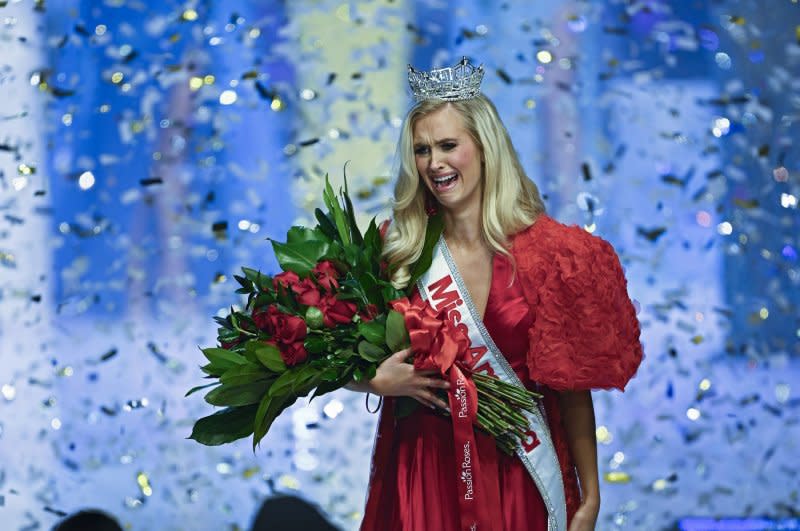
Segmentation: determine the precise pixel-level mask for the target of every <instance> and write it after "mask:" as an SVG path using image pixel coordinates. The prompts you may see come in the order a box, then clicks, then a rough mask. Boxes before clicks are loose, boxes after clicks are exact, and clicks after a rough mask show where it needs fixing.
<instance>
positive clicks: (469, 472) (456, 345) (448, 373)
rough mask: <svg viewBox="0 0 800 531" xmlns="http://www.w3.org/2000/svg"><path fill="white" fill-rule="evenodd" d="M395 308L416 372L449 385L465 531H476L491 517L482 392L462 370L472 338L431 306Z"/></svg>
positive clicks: (400, 304) (402, 302)
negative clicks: (483, 475)
mask: <svg viewBox="0 0 800 531" xmlns="http://www.w3.org/2000/svg"><path fill="white" fill-rule="evenodd" d="M390 305H391V307H392V308H393V309H394V310H396V311H398V312H400V313H401V314H403V318H404V321H405V324H406V329H407V330H408V335H409V338H410V340H411V350H412V352H413V353H414V368H416V369H418V370H438V371H439V373H440V374H441V375H442V376H444V377H446V378H447V379H448V381H449V382H450V389H449V391H448V398H449V402H450V417H451V418H452V421H453V438H454V442H455V455H456V474H457V476H456V477H457V479H456V483H457V485H458V495H459V496H458V500H459V501H458V504H459V509H460V511H459V512H460V514H461V529H462V530H464V531H475V530H476V529H478V522H486V521H487V519H488V517H487V515H486V514H485V511H486V504H483V503H480V502H479V501H478V498H479V495H481V494H482V492H481V485H480V481H479V478H480V468H479V462H478V454H477V447H476V444H475V431H474V429H473V423H474V422H475V420H476V419H477V416H478V390H477V389H476V388H475V382H473V381H472V379H471V378H468V377H467V376H466V375H465V374H464V371H462V367H465V365H463V363H464V362H465V361H466V360H467V358H466V356H467V353H468V352H469V347H470V340H469V337H468V336H467V334H466V333H464V331H463V330H462V329H459V328H457V327H456V325H455V323H453V322H452V321H451V320H449V319H448V318H447V316H446V315H445V314H444V313H443V312H442V313H440V312H437V311H436V310H434V309H433V307H432V306H431V305H430V303H429V302H427V301H424V302H420V303H416V304H414V303H411V302H410V301H409V300H408V299H407V298H402V299H397V300H394V301H392V302H391V303H390Z"/></svg>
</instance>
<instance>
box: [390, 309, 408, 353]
mask: <svg viewBox="0 0 800 531" xmlns="http://www.w3.org/2000/svg"><path fill="white" fill-rule="evenodd" d="M386 344H387V345H388V346H389V350H391V351H392V352H398V351H400V350H403V349H404V348H408V347H409V346H410V345H411V340H410V339H409V337H408V330H406V322H405V319H403V314H402V313H400V312H398V311H395V310H389V313H388V314H387V316H386Z"/></svg>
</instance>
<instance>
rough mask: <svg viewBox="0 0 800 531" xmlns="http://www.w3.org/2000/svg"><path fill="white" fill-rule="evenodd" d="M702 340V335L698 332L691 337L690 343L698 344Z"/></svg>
mask: <svg viewBox="0 0 800 531" xmlns="http://www.w3.org/2000/svg"><path fill="white" fill-rule="evenodd" d="M702 342H703V336H702V335H700V334H698V335H696V336H694V337H692V343H694V344H695V345H699V344H700V343H702Z"/></svg>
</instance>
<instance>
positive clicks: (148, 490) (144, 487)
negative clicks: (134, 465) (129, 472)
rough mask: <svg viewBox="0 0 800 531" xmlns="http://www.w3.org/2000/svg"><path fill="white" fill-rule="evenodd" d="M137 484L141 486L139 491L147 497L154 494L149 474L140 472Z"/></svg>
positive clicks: (137, 475) (137, 476)
mask: <svg viewBox="0 0 800 531" xmlns="http://www.w3.org/2000/svg"><path fill="white" fill-rule="evenodd" d="M136 483H137V484H138V485H139V489H140V490H141V491H142V494H144V495H145V496H150V495H152V494H153V489H152V487H151V486H150V478H148V477H147V474H145V473H144V472H139V473H138V474H136Z"/></svg>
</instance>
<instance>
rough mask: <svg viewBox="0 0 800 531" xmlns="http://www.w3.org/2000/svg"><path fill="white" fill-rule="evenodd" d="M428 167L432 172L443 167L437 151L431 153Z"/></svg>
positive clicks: (440, 155) (440, 156)
mask: <svg viewBox="0 0 800 531" xmlns="http://www.w3.org/2000/svg"><path fill="white" fill-rule="evenodd" d="M430 167H431V169H434V170H435V169H439V168H443V167H444V163H443V162H442V154H441V153H440V152H439V151H436V150H432V151H431V160H430Z"/></svg>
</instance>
